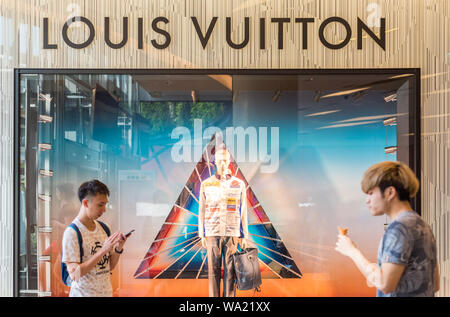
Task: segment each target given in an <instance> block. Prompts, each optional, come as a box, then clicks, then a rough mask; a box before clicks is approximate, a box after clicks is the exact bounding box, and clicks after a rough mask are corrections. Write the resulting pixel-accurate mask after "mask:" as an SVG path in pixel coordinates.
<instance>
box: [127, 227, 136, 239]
mask: <svg viewBox="0 0 450 317" xmlns="http://www.w3.org/2000/svg"><path fill="white" fill-rule="evenodd" d="M133 231H134V229H133V230H131V231H130V232H128V233H127V234H126V235H125V237H126V238H128V237H129V236H130V235H131V234H132V233H133Z"/></svg>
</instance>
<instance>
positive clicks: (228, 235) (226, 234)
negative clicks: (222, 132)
mask: <svg viewBox="0 0 450 317" xmlns="http://www.w3.org/2000/svg"><path fill="white" fill-rule="evenodd" d="M214 163H215V165H216V167H217V169H216V174H215V175H212V176H211V177H209V178H207V179H206V180H204V181H203V182H202V184H201V187H200V199H199V219H198V224H199V237H200V238H201V242H202V246H203V247H204V248H206V250H207V256H208V279H209V296H210V297H219V291H220V277H221V269H222V258H223V265H224V274H223V296H224V297H232V296H234V293H235V283H236V281H235V274H234V266H233V258H232V255H233V254H235V253H236V252H237V247H238V244H240V247H241V249H245V248H246V247H247V240H248V223H247V204H246V202H247V195H246V186H245V183H244V182H243V181H242V180H240V179H239V178H236V177H234V176H232V175H231V174H230V172H229V170H228V166H229V164H230V153H229V152H228V150H227V149H226V148H225V147H221V148H219V149H218V150H217V151H216V153H215V161H214Z"/></svg>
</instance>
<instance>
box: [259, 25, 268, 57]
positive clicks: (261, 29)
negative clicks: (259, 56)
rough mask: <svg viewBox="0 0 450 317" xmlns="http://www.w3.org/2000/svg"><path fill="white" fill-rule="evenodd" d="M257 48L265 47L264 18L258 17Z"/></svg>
mask: <svg viewBox="0 0 450 317" xmlns="http://www.w3.org/2000/svg"><path fill="white" fill-rule="evenodd" d="M259 49H261V50H265V49H266V18H260V19H259Z"/></svg>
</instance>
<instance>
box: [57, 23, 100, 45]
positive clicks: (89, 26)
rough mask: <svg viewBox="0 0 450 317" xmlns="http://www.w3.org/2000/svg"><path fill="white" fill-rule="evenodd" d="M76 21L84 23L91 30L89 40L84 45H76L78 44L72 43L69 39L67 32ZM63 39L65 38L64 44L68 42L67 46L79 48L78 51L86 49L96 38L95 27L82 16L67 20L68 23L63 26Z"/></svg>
mask: <svg viewBox="0 0 450 317" xmlns="http://www.w3.org/2000/svg"><path fill="white" fill-rule="evenodd" d="M75 21H80V22H83V23H85V24H86V25H87V26H88V28H89V38H88V39H87V40H86V41H85V42H84V43H81V44H76V43H74V42H72V41H71V40H70V39H69V36H68V35H67V31H68V30H69V26H70V24H72V23H73V22H75ZM62 37H63V40H64V42H66V44H67V45H69V46H70V47H72V48H77V49H81V48H85V47H87V46H89V45H90V44H91V43H92V41H93V40H94V37H95V29H94V25H93V24H92V22H91V21H89V20H88V19H86V18H85V17H81V16H79V17H73V18H72V19H70V20H67V22H66V23H64V26H63V29H62Z"/></svg>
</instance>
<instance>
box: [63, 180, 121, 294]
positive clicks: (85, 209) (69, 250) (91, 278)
mask: <svg viewBox="0 0 450 317" xmlns="http://www.w3.org/2000/svg"><path fill="white" fill-rule="evenodd" d="M108 196H109V189H108V187H107V186H106V185H105V184H103V183H102V182H100V181H98V180H92V181H88V182H85V183H83V184H81V186H80V188H79V189H78V198H79V199H80V202H81V207H80V211H79V213H78V215H77V217H76V218H75V219H74V221H73V223H74V224H75V225H76V226H77V227H78V229H79V231H80V233H81V236H82V240H83V242H82V247H83V253H84V254H83V258H82V259H81V262H80V245H79V243H78V237H77V233H76V232H75V230H74V229H73V228H71V227H68V228H67V229H66V230H65V231H64V236H63V258H62V261H63V262H64V263H66V265H67V271H68V272H69V275H70V278H71V279H72V281H73V282H72V285H71V288H70V294H69V296H70V297H86V296H89V297H90V296H96V297H108V296H112V285H111V280H110V275H111V274H110V272H111V271H112V270H113V269H114V267H115V266H116V265H117V263H118V261H119V257H120V254H121V253H122V252H123V245H124V243H125V241H126V240H127V238H126V237H125V236H124V235H123V234H122V233H120V232H119V231H117V232H115V233H114V234H112V235H111V236H110V237H108V235H107V233H106V232H105V230H104V229H103V227H102V226H101V225H100V223H99V222H98V221H97V219H98V218H100V217H101V216H102V215H103V213H105V211H106V204H107V203H108Z"/></svg>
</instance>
